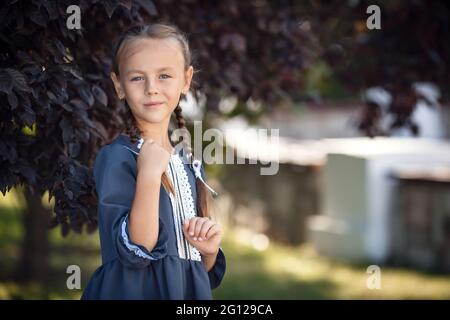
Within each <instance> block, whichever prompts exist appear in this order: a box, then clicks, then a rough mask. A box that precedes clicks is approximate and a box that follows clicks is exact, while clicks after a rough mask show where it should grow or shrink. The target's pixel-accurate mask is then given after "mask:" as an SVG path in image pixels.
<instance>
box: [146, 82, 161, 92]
mask: <svg viewBox="0 0 450 320" xmlns="http://www.w3.org/2000/svg"><path fill="white" fill-rule="evenodd" d="M155 93H158V88H157V87H156V81H151V80H147V81H146V83H145V94H146V95H152V94H155Z"/></svg>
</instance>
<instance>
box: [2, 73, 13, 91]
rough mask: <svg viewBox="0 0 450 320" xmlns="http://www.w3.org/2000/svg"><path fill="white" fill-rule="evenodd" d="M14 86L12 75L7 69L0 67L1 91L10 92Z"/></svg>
mask: <svg viewBox="0 0 450 320" xmlns="http://www.w3.org/2000/svg"><path fill="white" fill-rule="evenodd" d="M12 88H13V84H12V77H11V76H10V75H9V74H8V72H6V71H5V69H0V91H3V92H4V93H6V94H10V93H11V90H12Z"/></svg>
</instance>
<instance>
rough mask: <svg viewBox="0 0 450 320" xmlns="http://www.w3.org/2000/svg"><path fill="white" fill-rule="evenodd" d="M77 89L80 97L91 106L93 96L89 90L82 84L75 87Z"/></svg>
mask: <svg viewBox="0 0 450 320" xmlns="http://www.w3.org/2000/svg"><path fill="white" fill-rule="evenodd" d="M77 91H78V93H79V95H80V97H81V98H83V100H84V102H86V103H87V104H88V105H89V107H92V106H93V105H94V101H95V99H94V96H93V95H92V93H91V91H90V90H89V89H88V88H86V86H84V85H79V86H78V87H77Z"/></svg>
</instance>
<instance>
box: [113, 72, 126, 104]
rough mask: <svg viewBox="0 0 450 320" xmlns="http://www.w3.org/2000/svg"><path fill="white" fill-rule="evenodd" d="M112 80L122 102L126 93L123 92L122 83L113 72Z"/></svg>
mask: <svg viewBox="0 0 450 320" xmlns="http://www.w3.org/2000/svg"><path fill="white" fill-rule="evenodd" d="M111 80H112V82H113V83H114V88H115V89H116V93H117V96H118V97H119V99H120V100H122V99H123V98H125V93H124V92H123V90H122V84H121V83H120V80H119V79H118V78H117V75H116V73H115V72H111Z"/></svg>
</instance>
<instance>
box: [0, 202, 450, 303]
mask: <svg viewBox="0 0 450 320" xmlns="http://www.w3.org/2000/svg"><path fill="white" fill-rule="evenodd" d="M47 199H48V198H47ZM47 199H45V198H44V200H47ZM21 208H22V206H21V204H20V199H19V197H18V196H17V195H14V193H8V195H7V196H6V197H0V253H1V254H0V275H1V276H2V277H1V280H0V299H79V298H80V296H81V294H82V290H83V289H84V288H85V286H86V285H87V282H88V280H89V278H90V276H91V275H92V273H93V272H94V271H95V269H96V268H97V267H99V266H100V263H101V257H100V244H99V239H98V232H95V233H93V234H90V235H88V234H86V233H83V234H82V235H79V234H75V233H73V232H71V233H70V234H69V235H68V236H67V237H66V238H63V237H62V236H61V233H60V229H59V228H56V229H53V230H51V231H50V232H49V240H50V245H51V254H50V265H51V266H52V270H53V271H54V275H52V277H51V278H50V279H48V280H46V281H42V282H39V283H29V284H24V285H22V284H18V283H15V282H14V281H12V280H10V279H8V277H7V276H8V274H9V273H10V272H12V271H13V270H14V267H15V264H16V263H17V262H18V259H19V251H20V240H21V233H22V232H23V231H22V226H21V222H20V211H21ZM224 231H225V232H224V234H225V237H224V239H223V241H222V248H223V250H224V252H225V255H226V258H227V271H226V274H225V278H224V280H223V282H222V284H221V286H220V287H219V288H217V289H215V290H213V296H214V298H215V299H417V298H423V299H450V277H449V276H444V275H433V274H426V273H421V272H417V271H414V270H405V269H398V268H390V267H381V272H382V278H381V289H379V290H369V289H368V288H367V287H366V281H367V277H368V276H369V275H368V274H367V273H366V268H367V266H368V265H369V263H367V264H366V265H364V264H359V265H354V264H347V263H344V262H337V261H334V260H330V259H327V258H325V257H322V256H320V255H318V254H317V253H316V252H315V251H314V249H313V248H312V247H311V246H310V245H308V244H305V245H301V246H297V247H289V246H285V245H281V244H277V243H274V242H272V241H270V239H269V238H268V237H267V236H265V235H263V234H254V233H252V232H250V231H249V230H245V229H239V228H233V229H232V230H231V229H229V228H226V227H224ZM71 264H76V265H79V266H80V268H81V270H82V281H81V285H82V289H81V290H69V289H67V287H66V279H67V276H68V275H67V274H66V268H67V266H69V265H71Z"/></svg>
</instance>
